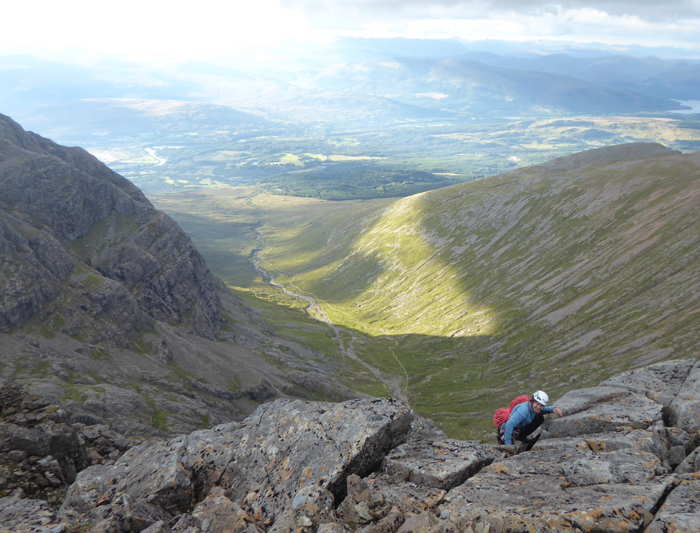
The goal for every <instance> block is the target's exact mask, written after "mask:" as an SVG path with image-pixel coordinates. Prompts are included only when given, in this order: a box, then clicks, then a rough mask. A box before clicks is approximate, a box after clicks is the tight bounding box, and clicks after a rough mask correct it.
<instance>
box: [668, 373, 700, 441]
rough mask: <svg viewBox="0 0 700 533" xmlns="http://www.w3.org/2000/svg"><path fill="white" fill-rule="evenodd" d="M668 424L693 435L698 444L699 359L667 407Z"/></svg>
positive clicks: (699, 405) (699, 407) (699, 408)
mask: <svg viewBox="0 0 700 533" xmlns="http://www.w3.org/2000/svg"><path fill="white" fill-rule="evenodd" d="M668 416H669V424H670V425H672V426H677V427H679V428H680V429H683V430H685V431H686V432H688V433H690V434H691V435H694V437H695V444H696V445H699V444H700V434H699V433H698V431H699V430H700V361H698V362H696V363H695V365H694V366H693V369H692V370H691V371H690V374H689V376H688V379H687V380H686V381H685V383H684V384H683V386H682V387H681V389H680V391H679V392H678V394H677V396H676V397H675V398H674V399H673V401H672V402H671V405H670V406H669V407H668Z"/></svg>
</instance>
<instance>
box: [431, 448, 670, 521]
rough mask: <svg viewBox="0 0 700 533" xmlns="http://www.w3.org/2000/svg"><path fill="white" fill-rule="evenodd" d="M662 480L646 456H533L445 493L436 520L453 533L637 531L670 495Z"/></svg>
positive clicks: (497, 466) (566, 452)
mask: <svg viewBox="0 0 700 533" xmlns="http://www.w3.org/2000/svg"><path fill="white" fill-rule="evenodd" d="M570 443H571V444H573V441H570ZM665 472H666V470H665V469H664V468H663V467H662V466H661V462H660V461H659V459H658V458H657V457H656V456H654V455H652V454H649V453H645V452H634V451H631V450H619V451H615V452H605V453H594V452H592V451H590V450H580V449H578V448H577V447H575V446H570V447H568V448H566V449H562V450H557V449H555V448H550V449H549V450H547V451H533V452H530V453H528V454H523V455H519V456H516V457H513V458H511V459H509V460H507V461H503V462H499V463H494V464H492V465H490V466H488V467H486V468H485V469H484V470H482V471H481V472H480V473H479V474H477V475H475V476H474V477H472V478H471V479H469V480H467V481H466V482H465V483H464V484H463V485H461V486H459V487H457V488H455V489H453V490H452V491H450V492H449V493H448V494H447V495H446V496H445V502H446V503H445V504H444V505H443V506H442V507H441V508H440V509H441V511H440V517H441V518H442V519H443V520H446V521H447V522H448V523H451V524H454V526H455V527H456V528H457V530H459V531H465V530H468V529H467V528H469V527H471V528H472V530H473V531H476V530H477V529H476V528H477V527H478V528H480V529H482V530H483V528H485V527H487V526H488V527H489V528H490V530H491V531H503V532H511V531H512V532H516V531H573V530H575V529H576V528H579V529H583V530H584V531H590V530H595V531H600V532H604V531H605V532H606V531H610V532H619V531H629V530H639V528H641V527H643V526H645V525H646V524H648V523H649V522H651V520H652V519H653V514H652V513H653V510H654V509H655V506H656V505H657V504H658V502H659V501H660V500H662V498H663V497H664V496H665V495H666V494H667V493H668V492H669V491H670V490H671V488H672V487H673V481H672V479H671V478H670V477H669V476H664V477H662V478H659V477H658V476H659V475H662V474H664V473H665ZM448 529H449V528H448Z"/></svg>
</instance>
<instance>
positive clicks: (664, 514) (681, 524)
mask: <svg viewBox="0 0 700 533" xmlns="http://www.w3.org/2000/svg"><path fill="white" fill-rule="evenodd" d="M699 521H700V480H699V479H698V478H696V477H692V476H684V477H682V478H681V480H680V484H679V485H678V487H676V488H675V489H674V490H673V492H672V493H671V494H670V495H669V496H668V498H667V499H666V501H665V502H664V504H663V506H662V507H661V509H660V510H659V511H658V513H657V514H656V516H655V518H654V521H653V522H652V523H651V524H649V527H648V528H647V531H648V532H650V533H690V532H691V531H698V526H699V524H698V522H699Z"/></svg>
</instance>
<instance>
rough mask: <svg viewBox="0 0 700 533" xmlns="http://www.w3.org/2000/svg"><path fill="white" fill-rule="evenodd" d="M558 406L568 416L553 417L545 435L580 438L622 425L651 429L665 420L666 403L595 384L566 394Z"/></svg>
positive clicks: (549, 436)
mask: <svg viewBox="0 0 700 533" xmlns="http://www.w3.org/2000/svg"><path fill="white" fill-rule="evenodd" d="M557 405H564V407H560V408H561V409H562V410H563V411H564V414H565V416H564V417H562V418H552V417H549V418H547V419H546V420H545V422H544V424H543V425H542V436H543V438H545V439H547V438H550V439H551V438H561V437H579V436H582V435H590V434H592V433H608V432H612V431H616V430H617V429H618V428H632V429H647V428H649V427H650V426H651V425H653V424H654V423H657V422H658V423H661V421H662V418H663V416H662V412H663V406H662V405H661V404H658V403H656V402H654V401H653V400H650V399H649V398H647V397H646V396H643V395H641V394H635V393H631V392H629V391H628V390H626V389H621V388H613V387H593V388H591V389H581V390H578V391H573V392H571V393H568V394H566V395H565V396H564V397H563V398H562V399H561V400H560V401H559V402H557Z"/></svg>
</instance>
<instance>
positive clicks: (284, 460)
mask: <svg viewBox="0 0 700 533" xmlns="http://www.w3.org/2000/svg"><path fill="white" fill-rule="evenodd" d="M412 418H413V414H412V412H411V411H410V409H408V408H407V407H406V406H405V405H403V404H401V403H399V402H396V401H393V400H362V401H360V400H355V401H350V402H345V403H342V404H328V403H309V402H300V401H289V400H277V401H275V402H273V403H271V404H266V405H263V406H261V407H260V408H258V409H257V410H256V411H255V413H254V414H253V415H251V416H250V417H249V418H248V419H246V420H245V421H244V422H243V423H241V424H235V423H234V424H228V425H224V426H219V427H217V428H214V429H212V430H203V431H198V432H195V433H192V434H190V435H183V436H181V437H178V438H175V439H171V440H169V441H160V440H153V441H147V442H145V443H144V444H141V445H139V446H136V447H134V448H131V449H130V450H129V451H127V452H126V453H125V454H124V455H123V456H122V457H121V458H120V459H119V460H118V461H117V462H116V463H115V464H114V465H113V466H95V467H91V468H88V469H87V470H85V471H83V472H81V473H80V474H79V475H78V478H77V480H76V482H75V483H74V484H73V485H72V486H71V487H70V490H69V491H68V494H67V496H66V499H65V501H64V503H63V505H62V507H61V509H60V513H59V514H60V516H61V517H62V518H63V519H64V520H65V521H66V523H68V524H70V525H71V527H73V526H76V525H77V524H94V525H95V527H97V525H99V524H102V525H101V526H100V527H108V528H112V530H114V531H116V532H121V531H127V530H128V529H125V528H128V527H136V526H134V524H137V525H138V527H140V528H141V529H145V528H146V527H150V526H151V525H153V524H155V523H156V522H158V521H163V522H164V523H170V522H171V521H172V519H173V518H175V517H177V516H185V515H186V516H192V517H194V518H196V519H197V520H198V521H199V522H201V523H205V522H206V523H208V524H219V525H217V526H216V527H220V528H222V529H221V530H222V531H224V530H227V528H232V529H233V530H236V531H238V530H241V531H242V530H243V529H245V528H247V527H248V526H249V525H251V524H261V525H262V527H263V528H264V529H268V528H269V527H270V526H273V527H277V528H278V529H279V530H280V531H282V530H286V529H287V528H291V529H294V528H296V527H302V526H298V524H297V523H302V522H303V523H306V522H307V521H310V522H311V524H313V527H317V526H318V525H320V523H322V522H331V521H336V517H335V515H334V513H333V504H334V500H336V501H338V502H339V501H340V500H341V499H342V497H344V495H345V493H346V490H347V489H346V482H347V481H346V480H347V478H348V476H350V475H352V474H359V475H361V476H366V475H367V474H369V473H370V472H371V471H373V470H376V469H378V468H379V466H380V465H381V462H382V460H383V458H384V456H385V455H386V453H388V451H389V450H391V449H392V448H395V447H396V446H398V445H399V444H400V443H401V442H403V441H404V440H405V439H406V434H407V433H408V430H409V427H410V422H411V420H412ZM341 485H342V488H341V487H340V486H341ZM295 506H296V507H297V508H296V509H295ZM231 509H233V510H234V512H235V513H236V517H237V518H231V517H228V515H229V514H230V511H231ZM314 509H316V510H315V511H314ZM239 510H240V513H239ZM241 520H242V521H241ZM278 520H279V524H277V521H278ZM273 524H274V525H273ZM141 526H143V527H141ZM244 526H245V527H244ZM292 526H294V527H292ZM182 527H184V526H182ZM187 527H195V526H191V525H190V526H187ZM197 527H199V526H197ZM212 527H213V526H212ZM303 527H311V526H310V525H307V526H303ZM176 530H177V528H176V527H173V531H176Z"/></svg>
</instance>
